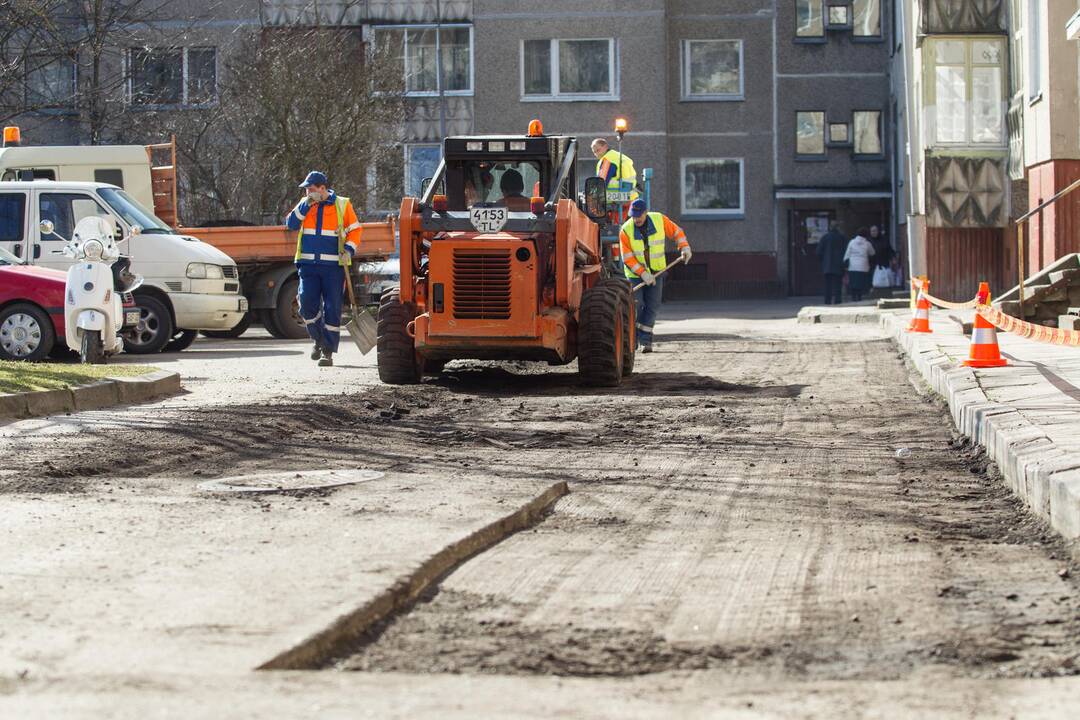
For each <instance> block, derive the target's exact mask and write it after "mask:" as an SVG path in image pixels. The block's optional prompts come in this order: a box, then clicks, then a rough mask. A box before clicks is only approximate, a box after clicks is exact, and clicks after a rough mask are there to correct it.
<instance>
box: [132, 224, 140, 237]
mask: <svg viewBox="0 0 1080 720" xmlns="http://www.w3.org/2000/svg"><path fill="white" fill-rule="evenodd" d="M131 234H132V235H140V234H142V225H132V226H131Z"/></svg>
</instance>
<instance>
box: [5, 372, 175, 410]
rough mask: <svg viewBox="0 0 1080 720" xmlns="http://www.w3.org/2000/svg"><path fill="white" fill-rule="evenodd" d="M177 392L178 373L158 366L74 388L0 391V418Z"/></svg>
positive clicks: (87, 407)
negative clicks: (140, 372)
mask: <svg viewBox="0 0 1080 720" xmlns="http://www.w3.org/2000/svg"><path fill="white" fill-rule="evenodd" d="M179 392H180V375H179V374H177V373H174V372H168V371H165V370H158V371H157V372H152V373H149V374H147V375H140V376H137V377H120V378H106V379H105V380H101V381H98V382H93V383H90V384H88V385H80V386H78V387H75V388H65V389H61V390H39V391H37V392H24V393H13V394H10V395H0V419H4V420H14V419H19V418H31V417H46V416H49V415H59V414H61V413H73V412H78V411H82V410H96V409H100V408H105V407H112V406H114V405H133V404H136V403H141V402H147V401H149V400H154V399H157V398H160V397H166V396H169V395H176V394H177V393H179Z"/></svg>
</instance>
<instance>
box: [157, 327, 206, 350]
mask: <svg viewBox="0 0 1080 720" xmlns="http://www.w3.org/2000/svg"><path fill="white" fill-rule="evenodd" d="M198 336H199V331H198V330H177V331H176V332H175V333H174V334H173V336H172V339H171V340H169V342H167V343H165V349H164V350H163V351H162V352H181V351H183V350H187V349H188V348H189V347H191V343H193V342H195V338H197V337H198Z"/></svg>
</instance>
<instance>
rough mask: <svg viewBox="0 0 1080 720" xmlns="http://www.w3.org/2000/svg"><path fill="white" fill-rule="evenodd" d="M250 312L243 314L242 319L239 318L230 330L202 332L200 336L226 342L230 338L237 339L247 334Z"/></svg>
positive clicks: (249, 324)
mask: <svg viewBox="0 0 1080 720" xmlns="http://www.w3.org/2000/svg"><path fill="white" fill-rule="evenodd" d="M251 313H252V311H251V310H248V311H247V312H246V313H244V317H242V318H240V322H238V323H236V325H234V326H233V327H232V329H231V330H203V331H202V334H203V335H205V336H206V337H208V338H216V339H219V340H228V339H231V338H238V337H240V336H241V335H243V334H244V333H246V332H247V330H248V328H249V327H251V321H252V317H251Z"/></svg>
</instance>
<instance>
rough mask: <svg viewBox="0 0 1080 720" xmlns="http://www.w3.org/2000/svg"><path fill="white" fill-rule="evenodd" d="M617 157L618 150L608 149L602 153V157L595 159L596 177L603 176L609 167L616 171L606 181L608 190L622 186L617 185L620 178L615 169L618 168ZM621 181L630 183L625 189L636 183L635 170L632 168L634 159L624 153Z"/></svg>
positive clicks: (619, 188)
mask: <svg viewBox="0 0 1080 720" xmlns="http://www.w3.org/2000/svg"><path fill="white" fill-rule="evenodd" d="M619 159H620V156H619V151H618V150H608V151H607V152H606V153H604V156H603V157H601V158H600V159H599V160H597V161H596V174H597V176H598V177H605V176H606V175H607V169H608V168H609V167H614V168H616V173H615V174H614V175H612V176H611V180H609V181H608V184H607V188H608V190H612V191H615V190H622V188H621V187H619V179H620V178H619V172H618V171H617V169H618V168H619ZM622 181H623V182H625V183H630V187H628V188H627V190H629V189H631V188H633V187H635V186H636V185H637V170H635V169H634V161H633V160H631V159H630V156H629V155H626V154H623V155H622Z"/></svg>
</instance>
